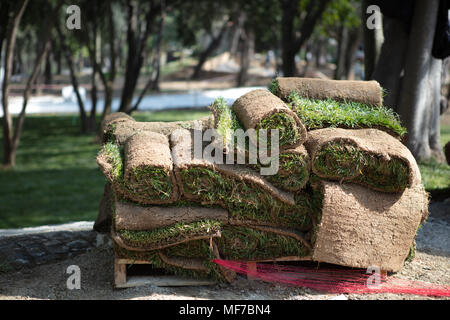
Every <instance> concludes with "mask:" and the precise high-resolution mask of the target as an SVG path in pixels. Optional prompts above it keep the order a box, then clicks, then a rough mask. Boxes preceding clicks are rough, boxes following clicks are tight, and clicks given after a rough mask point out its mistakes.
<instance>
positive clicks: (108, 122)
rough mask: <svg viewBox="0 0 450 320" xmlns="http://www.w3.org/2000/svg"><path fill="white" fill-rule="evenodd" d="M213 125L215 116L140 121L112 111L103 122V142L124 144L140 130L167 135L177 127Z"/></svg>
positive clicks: (196, 127) (200, 127) (194, 127)
mask: <svg viewBox="0 0 450 320" xmlns="http://www.w3.org/2000/svg"><path fill="white" fill-rule="evenodd" d="M212 127H213V117H212V115H211V116H207V117H203V118H200V119H198V120H190V121H173V122H139V121H135V120H134V119H133V118H131V117H130V116H128V115H126V114H123V113H121V112H118V113H112V114H110V115H109V118H106V117H105V120H104V121H103V122H102V132H103V142H104V143H106V142H114V143H116V144H118V145H123V144H124V143H125V141H127V139H128V138H130V137H131V136H133V135H135V134H136V133H139V132H156V133H159V134H162V135H165V136H167V137H168V136H170V134H171V133H172V132H173V131H174V130H176V129H199V130H205V129H208V128H212Z"/></svg>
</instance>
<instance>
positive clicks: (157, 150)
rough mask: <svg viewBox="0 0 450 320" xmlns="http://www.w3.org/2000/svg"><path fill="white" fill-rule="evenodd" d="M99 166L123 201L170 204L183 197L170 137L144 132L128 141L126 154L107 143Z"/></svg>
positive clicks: (101, 154)
mask: <svg viewBox="0 0 450 320" xmlns="http://www.w3.org/2000/svg"><path fill="white" fill-rule="evenodd" d="M97 163H98V165H99V167H100V169H101V170H102V172H103V174H105V176H106V177H107V179H108V180H109V181H110V182H111V183H112V185H113V188H114V191H115V193H116V194H119V195H120V196H121V197H123V198H125V199H128V200H130V201H133V202H137V203H141V204H170V203H173V202H174V201H176V200H177V199H178V197H179V193H178V189H177V185H176V181H175V177H174V174H173V170H172V169H173V163H172V155H171V151H170V147H169V141H168V139H167V137H166V136H164V135H161V134H158V133H155V132H142V133H139V134H136V135H134V136H132V137H131V138H130V139H128V140H127V142H126V144H125V147H124V150H123V151H121V148H120V147H119V146H117V145H116V144H114V143H111V142H109V143H106V144H105V145H104V146H103V148H102V149H101V151H100V152H99V154H98V155H97Z"/></svg>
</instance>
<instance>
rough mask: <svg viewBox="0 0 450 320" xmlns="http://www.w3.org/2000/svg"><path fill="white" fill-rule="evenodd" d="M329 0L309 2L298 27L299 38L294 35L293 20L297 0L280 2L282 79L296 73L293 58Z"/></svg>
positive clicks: (296, 11) (306, 39)
mask: <svg viewBox="0 0 450 320" xmlns="http://www.w3.org/2000/svg"><path fill="white" fill-rule="evenodd" d="M329 1H330V0H317V1H309V3H308V5H307V8H306V10H305V11H306V16H305V18H304V19H303V21H302V23H301V26H300V32H301V33H300V36H299V37H296V36H295V33H294V31H295V30H294V20H295V17H296V16H298V6H299V4H298V1H297V0H281V11H282V15H281V33H282V35H281V45H282V60H283V62H282V70H283V76H284V77H291V76H294V75H295V74H296V72H297V68H296V65H295V56H296V54H297V52H299V51H300V49H301V48H302V46H303V45H304V44H305V43H306V41H308V39H309V38H310V37H311V34H312V32H313V31H314V27H315V25H316V23H317V21H318V20H319V18H320V17H321V16H322V13H323V11H324V10H325V8H326V6H327V4H328V2H329Z"/></svg>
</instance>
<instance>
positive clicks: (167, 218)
mask: <svg viewBox="0 0 450 320" xmlns="http://www.w3.org/2000/svg"><path fill="white" fill-rule="evenodd" d="M201 220H215V221H221V222H227V221H228V212H227V211H226V210H225V209H222V208H209V207H199V206H145V207H143V206H139V205H135V204H132V203H126V202H121V201H117V200H116V201H115V205H114V223H115V228H116V230H140V231H142V230H153V229H157V228H162V227H168V226H170V225H174V224H176V223H180V222H182V223H193V222H195V221H201Z"/></svg>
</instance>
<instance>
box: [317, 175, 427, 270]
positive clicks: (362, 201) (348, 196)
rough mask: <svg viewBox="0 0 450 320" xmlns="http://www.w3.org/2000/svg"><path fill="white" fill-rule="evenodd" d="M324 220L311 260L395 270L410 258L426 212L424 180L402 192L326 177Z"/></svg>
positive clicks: (324, 182) (321, 223)
mask: <svg viewBox="0 0 450 320" xmlns="http://www.w3.org/2000/svg"><path fill="white" fill-rule="evenodd" d="M321 188H322V191H323V196H324V200H323V210H322V219H321V222H320V224H319V226H318V228H317V229H318V230H317V233H316V241H315V245H314V253H313V260H315V261H320V262H327V263H333V264H339V265H343V266H349V267H354V268H368V267H371V266H372V267H373V266H377V267H379V268H380V270H385V271H392V272H397V271H399V270H400V269H401V268H402V266H403V263H404V261H405V259H406V258H407V257H408V254H409V252H410V248H411V245H412V244H413V241H414V237H415V235H416V232H417V228H418V227H419V224H420V223H421V222H422V221H423V220H424V219H425V218H426V216H427V215H428V195H427V193H426V192H425V191H424V189H423V187H422V186H421V185H416V186H414V187H413V188H407V189H405V191H404V192H403V193H401V194H393V193H380V192H377V191H372V190H369V189H367V188H364V187H363V186H359V185H354V184H353V185H352V184H349V185H345V186H344V185H340V184H339V183H336V182H329V181H323V182H322V183H321Z"/></svg>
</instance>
